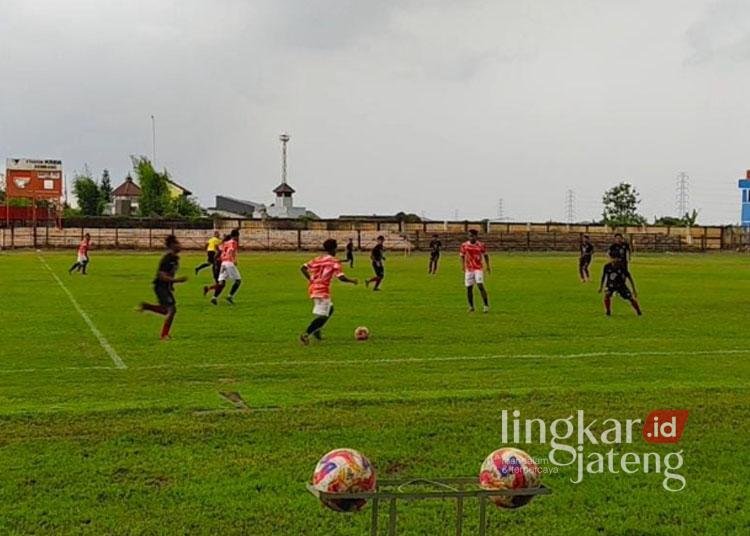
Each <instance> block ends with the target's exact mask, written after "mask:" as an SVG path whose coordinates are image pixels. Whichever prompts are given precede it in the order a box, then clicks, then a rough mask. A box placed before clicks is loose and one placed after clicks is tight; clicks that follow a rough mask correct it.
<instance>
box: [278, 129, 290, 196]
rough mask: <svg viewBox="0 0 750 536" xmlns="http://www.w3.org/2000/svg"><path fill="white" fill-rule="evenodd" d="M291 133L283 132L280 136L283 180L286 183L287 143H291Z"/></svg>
mask: <svg viewBox="0 0 750 536" xmlns="http://www.w3.org/2000/svg"><path fill="white" fill-rule="evenodd" d="M289 139H290V138H289V134H287V133H286V132H282V133H281V135H280V136H279V140H281V182H282V184H286V144H287V143H289Z"/></svg>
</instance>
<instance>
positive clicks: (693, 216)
mask: <svg viewBox="0 0 750 536" xmlns="http://www.w3.org/2000/svg"><path fill="white" fill-rule="evenodd" d="M697 221H698V211H697V210H695V209H693V211H692V212H686V213H685V215H684V216H683V217H681V218H678V217H676V216H662V217H661V218H655V219H654V223H655V224H656V225H670V226H673V227H692V226H693V225H695V224H696V222H697Z"/></svg>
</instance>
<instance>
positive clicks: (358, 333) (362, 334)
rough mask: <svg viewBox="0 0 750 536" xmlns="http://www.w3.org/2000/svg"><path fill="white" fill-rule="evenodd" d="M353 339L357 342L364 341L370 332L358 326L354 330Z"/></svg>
mask: <svg viewBox="0 0 750 536" xmlns="http://www.w3.org/2000/svg"><path fill="white" fill-rule="evenodd" d="M354 338H355V339H356V340H358V341H366V340H367V339H369V338H370V330H369V329H367V328H366V327H364V326H359V327H358V328H357V329H355V330H354Z"/></svg>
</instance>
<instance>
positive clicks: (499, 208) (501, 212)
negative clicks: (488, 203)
mask: <svg viewBox="0 0 750 536" xmlns="http://www.w3.org/2000/svg"><path fill="white" fill-rule="evenodd" d="M497 219H498V221H504V220H505V209H504V207H503V198H502V197H501V198H500V199H498V200H497Z"/></svg>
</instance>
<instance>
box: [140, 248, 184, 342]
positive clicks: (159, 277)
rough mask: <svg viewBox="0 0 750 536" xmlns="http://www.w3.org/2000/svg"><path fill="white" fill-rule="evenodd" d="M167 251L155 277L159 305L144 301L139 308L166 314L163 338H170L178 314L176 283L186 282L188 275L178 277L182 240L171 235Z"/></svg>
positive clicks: (155, 291) (155, 290)
mask: <svg viewBox="0 0 750 536" xmlns="http://www.w3.org/2000/svg"><path fill="white" fill-rule="evenodd" d="M164 243H165V245H166V247H167V252H166V254H165V255H164V256H163V257H162V258H161V261H159V268H158V269H157V271H156V278H155V279H154V293H155V294H156V299H157V300H158V302H159V303H158V305H154V304H150V303H145V302H142V303H141V305H140V307H139V309H140V310H141V311H151V312H152V313H156V314H159V315H162V316H164V324H163V325H162V328H161V339H162V340H163V341H166V340H169V339H170V336H169V330H170V329H171V328H172V321H173V320H174V316H175V314H177V302H176V301H175V299H174V285H175V283H184V282H185V281H187V277H177V275H176V274H177V269H178V268H179V266H180V257H179V253H180V242H179V241H178V240H177V238H175V236H174V235H169V236H168V237H167V238H166V240H165V241H164Z"/></svg>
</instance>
